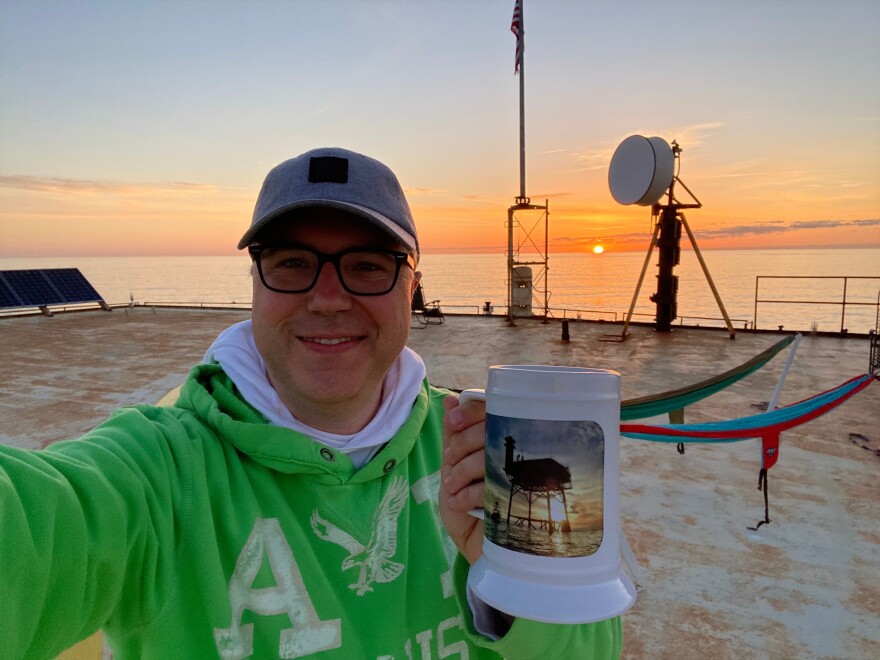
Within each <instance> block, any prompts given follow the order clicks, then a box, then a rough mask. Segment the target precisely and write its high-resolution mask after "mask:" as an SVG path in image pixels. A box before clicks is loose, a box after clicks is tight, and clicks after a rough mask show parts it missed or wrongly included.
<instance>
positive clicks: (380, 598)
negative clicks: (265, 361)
mask: <svg viewBox="0 0 880 660" xmlns="http://www.w3.org/2000/svg"><path fill="white" fill-rule="evenodd" d="M446 394H447V392H445V391H443V390H438V389H435V388H432V387H430V386H429V385H428V384H427V382H426V383H425V385H424V386H423V388H422V390H421V392H420V394H419V396H418V398H417V399H416V401H415V403H414V405H413V410H412V414H411V416H410V418H409V420H408V421H407V422H406V423H405V424H404V426H403V427H402V428H401V429H400V431H399V432H398V433H397V434H396V435H395V437H394V438H393V439H392V440H391V441H390V442H389V443H388V444H387V445H386V446H385V447H384V448H383V449H382V450H381V452H380V453H379V454H377V455H376V456H375V457H374V458H373V459H372V460H371V461H370V462H369V463H367V464H366V465H365V466H364V467H363V468H361V469H360V470H358V469H355V467H354V466H353V464H352V463H351V461H350V459H349V458H348V457H347V456H346V455H345V454H342V453H339V452H337V451H335V450H332V449H330V448H328V447H326V446H324V445H321V444H318V443H316V442H314V441H312V440H310V439H309V438H308V437H306V436H303V435H301V434H299V433H296V432H294V431H291V430H289V429H284V428H279V427H275V426H271V425H269V424H267V423H266V422H265V420H264V419H263V417H262V416H261V415H260V414H259V413H258V412H256V411H255V410H254V409H253V408H252V407H251V406H249V405H248V404H247V403H246V402H244V401H243V400H242V399H241V398H240V397H239V396H238V393H237V391H236V390H235V389H234V386H233V385H232V383H231V381H230V380H229V378H228V377H227V376H226V375H225V374H224V373H223V371H222V370H221V369H220V367H219V366H217V365H201V366H198V367H196V368H195V369H193V371H192V373H191V374H190V376H189V378H188V379H187V381H186V383H185V385H184V387H183V389H182V391H181V395H180V399H179V400H178V402H177V403H176V404H175V406H174V407H171V408H158V407H154V406H134V407H131V408H125V409H122V410H120V411H118V412H117V413H116V414H114V415H113V416H112V417H111V418H110V419H109V420H108V421H107V422H106V423H104V424H103V425H101V426H99V427H98V428H96V429H94V430H93V431H91V432H90V433H88V434H87V435H85V436H84V437H82V438H80V439H78V440H73V441H67V442H59V443H55V444H53V445H51V446H50V447H49V448H47V449H44V450H41V451H26V450H20V449H15V448H10V447H2V448H0V607H2V608H3V612H4V615H3V616H2V617H0V649H2V651H0V654H2V657H4V658H46V657H52V656H53V655H55V654H57V653H58V652H60V651H61V650H63V649H64V648H66V647H68V646H70V645H71V644H73V643H75V642H76V641H78V640H80V639H83V638H85V637H87V636H88V635H90V634H91V633H93V632H94V631H95V630H97V629H99V628H103V629H104V631H105V633H106V638H107V640H108V642H109V644H110V647H111V648H112V650H113V653H114V656H115V657H116V658H117V659H118V660H122V659H125V658H212V657H221V658H247V657H254V658H278V657H281V658H295V657H303V656H306V657H307V656H311V655H315V656H316V657H321V658H325V657H326V658H347V659H350V658H385V659H390V658H398V659H403V658H410V659H414V658H446V657H459V658H493V657H497V656H498V654H500V655H502V656H504V657H508V658H541V659H546V658H588V657H596V658H605V657H614V658H616V657H618V656H619V654H620V649H621V624H620V618H619V617H617V618H614V619H611V620H608V621H603V622H600V623H596V624H587V625H581V626H563V625H554V624H545V623H536V622H532V621H526V620H522V619H519V620H517V621H516V622H515V623H514V625H513V627H512V628H511V630H510V632H509V633H508V634H507V635H506V636H505V637H504V638H502V639H501V640H499V641H491V640H489V639H486V638H485V637H482V636H480V635H479V634H478V633H476V631H475V630H474V629H473V624H472V620H471V615H470V612H469V609H468V606H467V604H466V602H465V599H464V595H463V594H464V590H465V579H466V575H467V563H466V562H465V561H464V559H463V558H462V557H461V556H460V555H458V554H457V553H456V550H455V547H454V545H453V544H452V542H451V540H450V539H449V537H448V536H447V535H446V533H445V531H444V530H443V526H442V524H441V523H440V520H439V515H438V510H437V491H438V484H439V475H440V472H439V471H440V453H441V449H440V447H441V433H442V418H443V408H442V405H441V401H442V399H443V397H444V396H445V395H446Z"/></svg>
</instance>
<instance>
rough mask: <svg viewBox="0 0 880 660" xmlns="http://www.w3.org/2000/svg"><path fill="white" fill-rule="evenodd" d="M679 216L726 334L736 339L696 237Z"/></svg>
mask: <svg viewBox="0 0 880 660" xmlns="http://www.w3.org/2000/svg"><path fill="white" fill-rule="evenodd" d="M679 216H681V224H683V225H684V228H685V231H687V235H688V238H690V239H691V245H692V246H693V248H694V254H696V255H697V261H699V262H700V267H701V268H702V269H703V274H704V275H705V276H706V280H707V281H708V282H709V288H710V289H712V295H713V296H715V302H716V303H718V309H720V310H721V316H723V317H724V323H726V324H727V334H728V335H729V336H730V338H731V339H736V330H734V329H733V323H731V322H730V317H729V316H728V315H727V310H726V309H724V303H723V302H721V295H720V294H719V293H718V289H716V288H715V282H713V281H712V276H711V275H710V274H709V268H708V267H707V266H706V262H705V261H703V254H702V253H701V252H700V248H699V247H698V246H697V239H696V238H694V233H693V232H692V231H691V228H690V227H689V226H688V223H687V220H686V219H685V217H684V213H679Z"/></svg>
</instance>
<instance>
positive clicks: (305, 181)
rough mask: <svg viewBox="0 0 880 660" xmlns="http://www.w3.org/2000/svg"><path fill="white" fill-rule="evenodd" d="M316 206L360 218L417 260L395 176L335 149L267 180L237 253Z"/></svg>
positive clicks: (281, 168)
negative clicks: (283, 220) (285, 218)
mask: <svg viewBox="0 0 880 660" xmlns="http://www.w3.org/2000/svg"><path fill="white" fill-rule="evenodd" d="M315 206H317V207H320V206H327V207H331V208H336V209H342V210H343V211H348V212H349V213H352V214H354V215H356V216H359V217H361V218H364V219H365V220H368V221H369V222H371V223H373V224H374V225H376V226H377V227H379V228H380V229H383V230H384V231H386V232H387V233H388V234H390V235H392V236H393V237H395V238H396V239H398V240H399V241H400V242H401V243H402V244H403V245H404V246H405V247H406V248H407V249H408V250H410V251H411V252H413V253H414V254H415V255H416V257H418V254H419V238H418V234H417V233H416V223H415V221H414V220H413V217H412V212H411V211H410V210H409V204H407V201H406V197H404V195H403V189H402V188H401V187H400V183H399V182H398V181H397V177H396V176H394V172H392V171H391V170H390V169H389V168H388V167H387V166H385V165H383V164H382V163H380V162H379V161H378V160H374V159H372V158H369V157H367V156H364V155H362V154H359V153H355V152H354V151H348V150H347V149H340V148H338V147H332V148H322V149H313V150H312V151H307V152H306V153H304V154H302V155H301V156H297V157H296V158H291V159H290V160H286V161H284V162H283V163H281V164H280V165H277V166H276V167H275V168H274V169H272V171H271V172H269V174H268V175H266V180H265V181H264V182H263V187H262V189H261V190H260V194H259V196H258V197H257V204H256V207H255V208H254V218H253V220H252V221H251V226H250V229H248V230H247V231H246V232H245V234H244V236H242V237H241V240H240V241H239V242H238V249H239V250H241V249H242V248H245V247H247V246H248V245H250V243H251V242H252V241H253V240H254V236H256V235H257V232H259V231H260V230H261V229H263V228H264V227H266V226H267V225H268V224H269V223H271V222H272V221H273V220H275V219H276V218H278V217H279V216H281V215H285V214H287V213H288V212H290V211H293V210H295V209H302V208H306V207H315Z"/></svg>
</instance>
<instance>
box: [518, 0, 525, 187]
mask: <svg viewBox="0 0 880 660" xmlns="http://www.w3.org/2000/svg"><path fill="white" fill-rule="evenodd" d="M523 4H524V3H522V2H521V3H520V7H519V196H520V198H521V199H523V200H524V199H525V196H526V21H525V13H524V7H523V6H522V5H523Z"/></svg>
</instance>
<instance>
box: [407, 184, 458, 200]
mask: <svg viewBox="0 0 880 660" xmlns="http://www.w3.org/2000/svg"><path fill="white" fill-rule="evenodd" d="M403 192H404V194H405V195H406V196H407V197H410V196H412V197H438V196H440V195H445V194H447V193H448V192H449V191H447V190H441V189H439V188H409V187H406V186H404V188H403Z"/></svg>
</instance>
